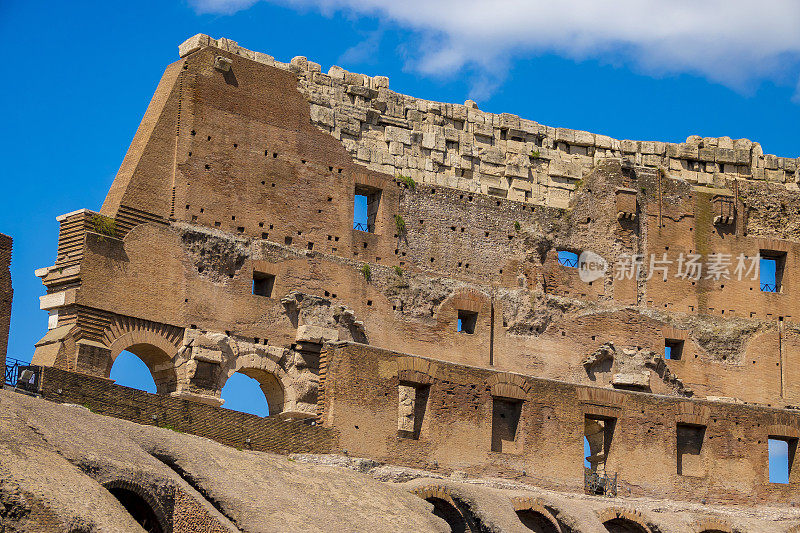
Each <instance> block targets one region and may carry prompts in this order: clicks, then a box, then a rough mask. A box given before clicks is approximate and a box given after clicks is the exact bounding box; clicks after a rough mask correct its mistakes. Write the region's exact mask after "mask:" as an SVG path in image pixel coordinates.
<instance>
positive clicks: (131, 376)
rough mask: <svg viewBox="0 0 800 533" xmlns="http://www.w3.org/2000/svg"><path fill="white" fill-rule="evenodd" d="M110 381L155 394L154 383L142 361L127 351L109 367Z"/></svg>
mask: <svg viewBox="0 0 800 533" xmlns="http://www.w3.org/2000/svg"><path fill="white" fill-rule="evenodd" d="M110 377H111V379H113V380H114V382H115V383H116V384H117V385H122V386H124V387H130V388H132V389H139V390H143V391H145V392H150V393H155V392H156V382H155V381H154V380H153V376H152V374H150V369H149V368H147V365H146V364H144V361H142V360H141V359H139V358H138V357H136V356H135V355H134V354H132V353H131V352H128V351H124V352H122V353H120V354H119V355H118V356H117V358H116V359H114V364H113V365H112V366H111V374H110Z"/></svg>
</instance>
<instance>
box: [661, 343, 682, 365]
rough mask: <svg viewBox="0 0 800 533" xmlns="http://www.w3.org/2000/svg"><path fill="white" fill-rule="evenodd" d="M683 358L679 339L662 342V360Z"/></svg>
mask: <svg viewBox="0 0 800 533" xmlns="http://www.w3.org/2000/svg"><path fill="white" fill-rule="evenodd" d="M682 357H683V341H682V340H679V339H665V340H664V359H672V360H676V361H677V360H679V359H681V358H682Z"/></svg>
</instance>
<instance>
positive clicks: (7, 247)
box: [0, 233, 14, 368]
mask: <svg viewBox="0 0 800 533" xmlns="http://www.w3.org/2000/svg"><path fill="white" fill-rule="evenodd" d="M12 244H13V243H12V239H11V237H9V236H8V235H3V234H2V233H0V363H1V364H2V367H3V368H5V364H6V355H7V352H8V331H9V327H10V326H11V302H12V300H13V299H14V289H13V288H12V287H11V247H12Z"/></svg>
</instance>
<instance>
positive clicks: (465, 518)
mask: <svg viewBox="0 0 800 533" xmlns="http://www.w3.org/2000/svg"><path fill="white" fill-rule="evenodd" d="M411 493H412V494H415V495H417V496H419V497H420V498H422V499H423V500H425V501H427V502H429V503H432V504H433V505H434V514H435V515H436V516H439V517H440V518H442V519H444V520H445V521H447V523H448V524H449V525H450V526H451V528H452V530H453V531H464V532H469V533H479V532H480V531H481V530H482V529H481V527H480V523H479V522H478V520H477V519H476V518H475V516H474V515H473V514H472V512H470V510H469V509H468V508H467V506H466V505H464V504H463V503H462V502H460V501H459V500H458V498H454V497H453V495H452V494H450V491H449V490H447V488H446V487H443V486H441V485H427V486H424V487H419V488H416V489H414V490H412V491H411ZM445 506H449V507H451V508H452V510H453V511H454V512H455V513H457V516H451V517H445V516H443V515H444V514H446V508H445ZM451 514H452V511H451ZM448 518H449V519H448ZM453 521H459V523H457V524H454V523H453Z"/></svg>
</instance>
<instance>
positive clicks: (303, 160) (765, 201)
mask: <svg viewBox="0 0 800 533" xmlns="http://www.w3.org/2000/svg"><path fill="white" fill-rule="evenodd" d="M198 39H200V40H199V41H197V43H199V44H197V43H196V44H197V46H196V47H194V48H192V47H190V48H189V49H187V48H186V47H185V46H184V47H183V49H182V50H183V51H182V55H183V56H184V57H183V59H181V60H180V61H178V62H176V63H175V64H173V65H171V66H170V67H168V69H167V71H166V73H165V75H164V77H163V78H162V81H161V82H160V84H159V87H158V88H157V90H156V94H155V96H154V98H153V100H152V102H151V105H150V106H149V108H148V111H147V113H146V114H145V118H144V120H143V122H142V125H141V127H140V128H139V131H138V132H137V134H136V137H135V138H134V141H133V143H132V145H131V148H130V150H129V152H128V154H127V155H126V157H125V160H124V161H123V164H122V166H121V168H120V171H119V173H118V176H117V178H116V179H115V181H114V184H113V185H112V187H111V190H110V191H109V194H108V197H107V198H106V201H105V203H104V205H103V208H102V209H101V210H100V212H99V213H98V212H93V211H89V210H80V211H76V212H73V213H69V214H66V215H63V216H61V217H59V220H60V223H61V232H60V236H59V248H58V251H57V256H56V260H55V262H54V264H53V266H50V267H46V268H43V269H40V270H39V271H37V274H38V275H39V276H41V277H42V280H43V282H44V284H45V286H46V287H47V290H48V294H47V295H45V296H44V297H42V299H41V307H42V309H45V310H47V311H48V312H49V313H50V319H49V326H50V331H49V333H48V334H47V335H46V336H45V337H44V338H43V339H42V340H41V341H40V342H39V343H37V349H36V354H35V361H36V362H37V363H39V364H44V365H53V366H58V367H60V368H65V369H70V370H77V371H80V372H85V373H89V374H93V375H97V376H108V375H109V372H110V368H111V365H112V364H113V361H114V359H115V357H116V356H117V355H118V354H119V353H120V352H121V351H122V350H130V351H133V352H134V353H135V354H136V355H138V356H139V357H141V358H142V359H143V360H144V361H145V362H146V363H147V364H148V367H149V368H150V370H151V372H152V373H153V376H154V379H155V380H156V382H157V384H158V387H159V390H160V392H164V393H170V394H180V395H188V396H192V397H194V398H196V399H198V400H202V401H206V402H210V403H212V404H219V394H220V390H221V388H222V387H223V386H224V383H225V381H226V380H227V378H228V377H229V376H230V375H231V374H232V373H233V372H237V371H240V372H244V373H248V372H249V373H250V374H253V375H256V374H257V375H259V376H260V379H261V381H262V382H263V383H262V387H263V389H264V390H265V393H266V394H268V396H269V397H270V398H272V400H271V403H272V404H274V405H273V406H278V405H281V407H276V409H277V410H284V411H287V410H288V411H293V412H303V413H306V414H309V413H310V412H311V411H313V408H314V406H315V405H316V386H317V379H318V378H317V374H318V373H319V369H318V368H317V359H318V352H319V349H320V346H321V345H322V344H323V343H324V342H328V341H332V340H350V341H356V342H363V343H368V344H371V345H374V346H379V347H383V348H387V349H394V350H398V351H403V352H407V353H412V354H417V355H424V356H430V357H434V358H437V359H442V360H448V361H452V362H458V363H462V364H468V365H475V366H489V367H494V368H498V369H502V370H509V371H519V372H525V373H527V374H532V375H536V376H540V377H544V378H553V379H561V380H566V381H570V382H573V383H583V384H597V385H603V386H606V387H610V388H631V387H632V388H636V389H639V390H644V391H651V392H656V393H660V394H670V395H678V396H691V395H694V396H696V397H701V398H703V397H710V398H714V397H717V398H718V397H731V398H738V399H739V400H741V401H747V402H756V403H760V404H766V405H771V406H792V405H798V404H800V389H798V388H797V385H796V383H798V382H799V381H798V379H797V376H798V373H799V372H800V366H798V365H797V361H798V360H800V359H798V356H797V354H798V353H800V352H799V351H800V340H798V339H800V337H798V330H797V325H796V324H797V320H796V317H797V316H800V315H798V313H800V309H798V308H797V306H798V303H797V299H796V298H794V297H793V287H794V284H795V280H796V279H797V276H798V275H800V266H798V257H800V249H798V244H797V241H798V238H800V234H798V226H797V220H800V215H798V213H796V207H795V206H796V205H798V203H799V202H800V194H798V192H797V191H795V190H793V188H794V186H793V184H792V183H782V182H781V183H778V182H775V181H766V180H756V179H749V178H748V179H744V178H743V179H737V180H727V181H724V183H718V185H721V186H720V187H716V188H712V187H706V186H701V185H698V184H694V183H691V182H689V181H686V180H685V179H682V176H683V175H682V174H680V173H678V172H676V171H674V170H670V169H669V168H664V169H661V168H660V167H654V166H652V165H651V166H648V165H645V164H644V163H643V162H642V163H641V164H640V163H639V162H637V160H636V158H635V157H634V158H633V159H631V158H629V157H626V156H625V155H624V153H616V152H613V150H612V152H610V153H606V156H604V157H600V156H599V155H598V154H597V153H596V154H595V155H594V156H592V161H593V163H592V166H591V168H587V169H586V171H585V172H583V171H582V172H581V174H580V179H578V180H577V181H576V182H575V187H574V190H573V191H572V193H571V196H570V199H569V202H568V204H565V205H567V207H566V208H562V207H557V205H559V204H557V203H556V204H552V205H536V204H535V203H533V202H525V201H518V200H515V199H513V196H510V197H502V195H500V196H497V195H491V194H484V192H488V191H483V190H482V189H480V188H478V189H475V190H474V192H470V191H469V190H468V189H469V187H467V188H466V189H464V188H458V186H459V184H458V183H455V184H454V183H451V182H449V181H448V182H446V183H448V185H456V186H457V187H455V188H454V187H451V186H444V185H438V183H440V182H439V181H435V180H434V181H433V182H431V181H430V180H428V182H425V183H423V182H422V181H419V182H414V181H409V180H407V179H401V178H398V177H397V176H396V175H394V173H391V174H388V173H385V172H379V171H376V170H373V169H371V168H370V166H369V165H365V164H364V161H360V160H358V159H357V158H356V159H354V158H353V157H352V155H351V152H350V151H349V149H348V147H347V143H346V142H344V141H343V140H342V139H337V138H336V136H335V135H331V134H330V133H331V132H326V131H324V130H321V129H320V128H318V127H317V126H316V125H315V123H314V117H313V113H314V112H313V109H315V108H314V107H313V106H314V105H318V104H313V105H312V103H310V102H309V101H308V99H307V98H306V97H305V96H304V95H305V94H306V92H307V91H306V89H304V85H303V83H305V82H302V80H304V79H306V78H307V73H306V74H303V72H305V71H302V72H301V70H298V69H297V68H295V67H291V68H290V67H287V66H285V65H279V64H275V65H271V64H268V63H269V61H267V60H266V59H264V57H262V56H260V55H254V56H253V57H255V58H256V59H258V58H260V59H259V60H256V61H254V60H252V57H250V54H249V53H248V52H247V51H245V50H244V49H240V48H238V47H236V46H234V45H233V44H231V43H230V42H228V41H224V42H216V41H214V42H212V41H209V40H203V39H202V38H198ZM192 42H194V41H192ZM187 46H188V45H187ZM295 63H297V62H295ZM301 63H302V62H301ZM312 67H313V65H312ZM310 72H312V73H314V72H315V71H314V68H311V70H310ZM304 76H306V78H304ZM312 77H313V76H312ZM346 78H347V79H350V78H352V76H349V75H348V76H346ZM359 79H361V80H362V81H363V83H368V84H371V83H373V81H369V82H367V81H364V80H365V78H359ZM301 82H302V83H301ZM331 83H333V82H331ZM375 83H378V82H375ZM380 83H383V82H380ZM334 85H335V84H334ZM334 85H331V87H334ZM351 85H352V83H351ZM326 87H327V86H326ZM363 87H366V85H363ZM332 90H333V89H332ZM362 92H363V91H362ZM348 94H349V93H348ZM370 94H371V93H370ZM381 116H383V115H381ZM426 116H427V115H426ZM370 117H372V118H374V119H375V120H376V121H377V120H378V118H377V117H378V116H377V115H370ZM370 120H371V119H370ZM381 120H383V119H381ZM421 120H422V119H421ZM425 120H427V119H425ZM492 120H494V119H492ZM412 122H413V121H412ZM423 122H424V120H423ZM467 123H469V121H467ZM370 124H372V123H370ZM376 124H377V122H376ZM372 125H374V124H372ZM370 127H371V126H370ZM387 127H388V126H387ZM392 127H399V126H397V125H395V126H392ZM506 141H507V142H509V143H510V142H517V141H513V140H511V141H509V140H508V139H506ZM498 142H499V141H498ZM543 148H544V147H543ZM623 152H624V151H623ZM571 155H572V154H571ZM586 157H588V156H586ZM759 161H760V160H759ZM759 164H760V163H758V162H756V163H755V167H756V168H757V167H758V165H759ZM384 170H387V169H384ZM443 175H446V173H444V174H443ZM750 177H751V178H752V177H753V176H750ZM715 183H716V182H715ZM365 191H366V192H367V193H368V194H370V195H371V196H372V197H373V198H377V200H376V201H374V202H373V203H372V204H371V205H372V206H373V209H372V211H371V218H370V225H371V227H370V228H367V229H368V230H369V231H360V230H358V229H353V210H354V208H353V201H354V194H355V193H356V192H365ZM375 204H377V205H375ZM564 250H567V251H573V252H583V251H590V252H594V253H596V254H598V255H599V256H600V257H601V258H602V259H603V260H605V261H607V262H608V263H609V264H610V265H615V264H620V263H621V262H622V261H623V260H624V258H625V256H626V255H630V254H639V255H641V256H642V258H643V259H644V260H649V259H650V258H651V257H655V258H661V257H662V255H663V254H668V255H669V256H670V258H671V260H672V261H673V262H674V263H675V264H677V259H678V257H679V256H685V255H687V254H693V253H702V254H704V255H705V256H709V255H712V254H717V255H724V256H727V257H729V258H735V257H737V256H738V255H739V254H742V255H743V256H744V257H746V258H749V259H752V258H753V257H755V256H756V255H757V254H759V253H761V252H762V251H763V252H770V253H777V254H782V255H781V257H782V258H783V270H782V272H783V275H784V281H785V283H783V285H782V287H781V290H780V291H772V292H769V291H766V292H765V291H762V290H761V289H760V284H759V281H758V280H756V279H751V278H744V279H742V280H737V279H730V280H728V279H714V278H713V277H700V278H698V279H687V278H685V277H683V278H680V277H677V276H674V275H672V274H670V275H669V276H667V277H666V279H663V278H662V277H661V276H659V275H656V276H652V277H649V278H642V279H638V280H637V279H627V278H625V277H620V276H617V275H616V274H617V273H616V272H615V271H614V269H613V268H609V269H608V270H607V271H606V272H604V273H602V274H601V275H600V276H599V277H598V278H596V279H594V280H593V281H585V280H582V279H581V277H580V275H579V272H578V269H576V268H571V267H569V266H567V265H564V264H562V263H561V262H560V261H559V260H558V252H559V251H564ZM673 266H675V265H673ZM734 266H735V265H734V264H732V265H731V267H730V268H731V270H732V269H733V268H734ZM673 273H674V270H673ZM731 273H732V272H731ZM257 283H260V284H262V285H263V287H262V289H263V291H262V289H258V291H257V288H256V284H257ZM267 287H268V289H269V290H268V291H267ZM267 292H268V293H267ZM462 315H463V316H464V317H467V318H468V319H469V320H470V321H472V323H473V324H472V327H471V328H470V329H471V332H466V331H458V322H459V317H460V316H462ZM667 342H679V343H682V357H681V358H674V359H673V360H665V359H664V349H665V344H666V343H667ZM248 375H249V374H248ZM741 383H749V384H753V386H748V387H742V386H741ZM278 385H280V386H278ZM281 387H282V388H281ZM278 391H281V393H280V394H279V392H278ZM281 396H282V398H281Z"/></svg>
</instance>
